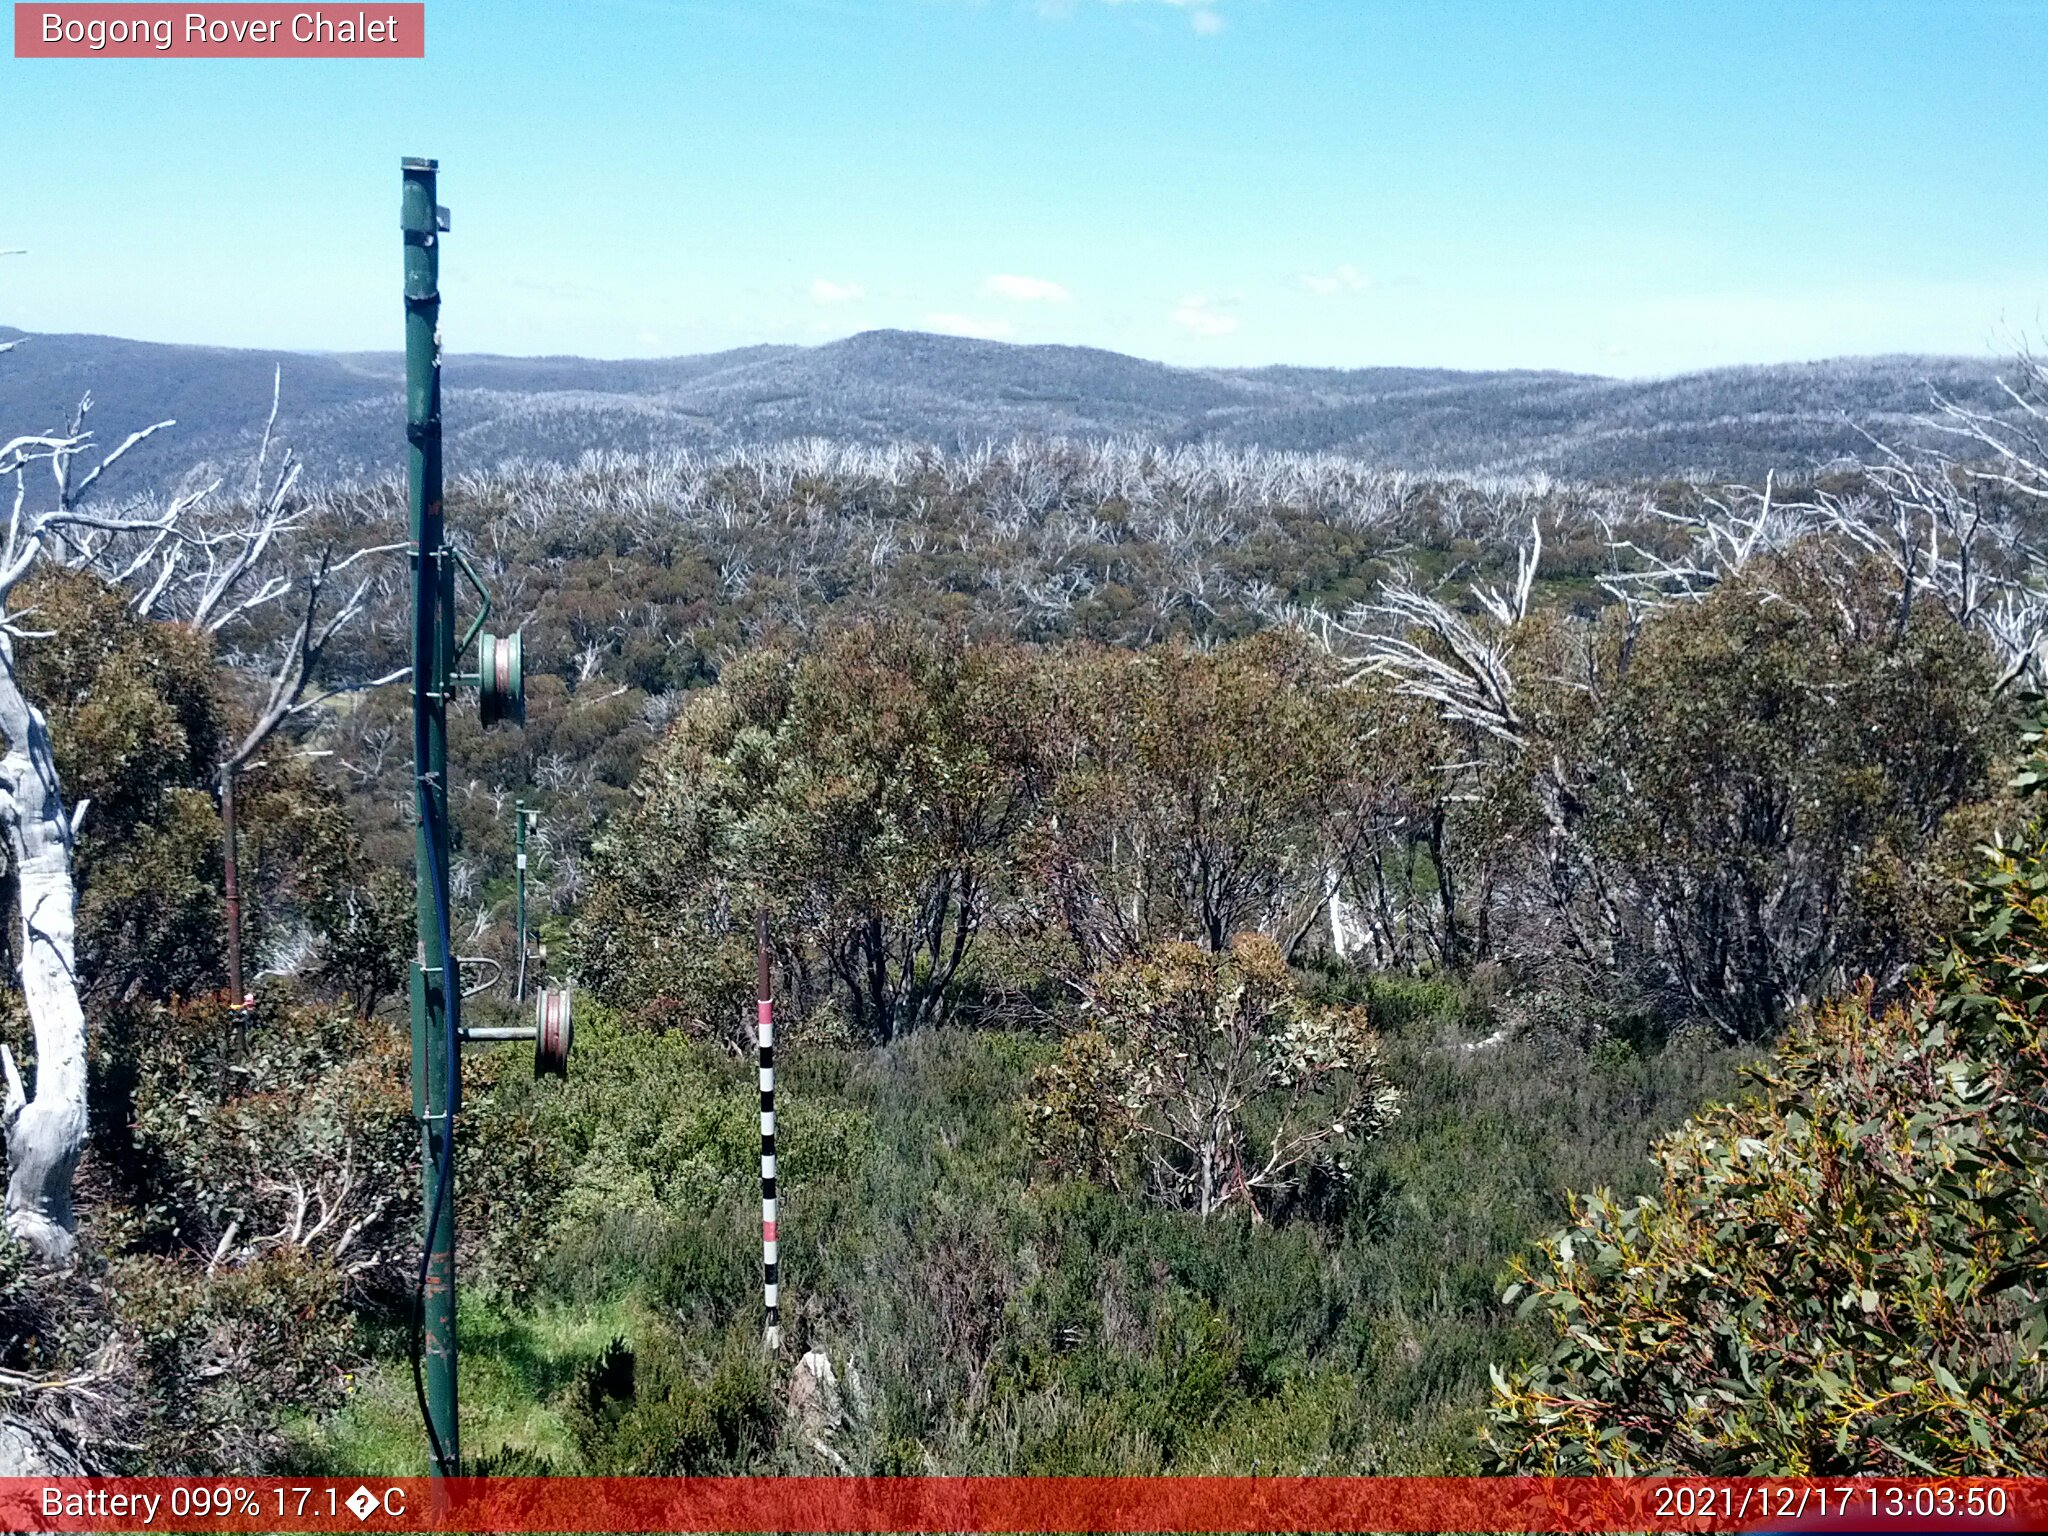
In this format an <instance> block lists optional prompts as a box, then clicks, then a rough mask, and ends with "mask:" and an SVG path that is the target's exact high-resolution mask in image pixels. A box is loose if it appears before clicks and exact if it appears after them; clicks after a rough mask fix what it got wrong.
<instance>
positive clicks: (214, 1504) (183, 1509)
mask: <svg viewBox="0 0 2048 1536" xmlns="http://www.w3.org/2000/svg"><path fill="white" fill-rule="evenodd" d="M2042 1529H2048V1479H2042V1478H2030V1479H1991V1478H1907V1479H1869V1478H1684V1479H1660V1478H1640V1479H1637V1478H1526V1477H1502V1478H1404V1477H1386V1478H1355V1477H1263V1478H1251V1477H1159V1478H1087V1477H1077V1478H1058V1477H892V1478H837V1477H833V1478H822V1477H821V1478H812V1477H727V1478H722V1477H711V1478H554V1477H539V1478H453V1479H450V1480H448V1481H447V1482H444V1483H432V1482H429V1481H427V1480H425V1479H408V1478H362V1479H354V1478H349V1479H335V1478H237V1477H223V1478H211V1479H199V1478H51V1479H47V1480H38V1479H34V1478H9V1479H0V1530H7V1531H103V1532H114V1531H121V1532H126V1531H362V1532H379V1533H382V1532H411V1531H506V1532H515V1531H517V1532H524V1531H719V1532H725V1531H819V1532H884V1531H902V1532H927V1531H929V1532H951V1531H960V1532H997V1531H1019V1532H1025V1531H1031V1532H1036V1531H1059V1532H1080V1531H1102V1532H1140V1531H1162V1532H1163V1531H1219V1532H1223V1531H1244V1532H1253V1531H1260V1532H1264V1531H1345V1532H1349V1531H1501V1532H1535V1531H1558V1532H1576V1531H1589V1532H1591V1531H1666V1530H1668V1531H1772V1530H1784V1531H1791V1530H1815V1531H1821V1530H1831V1531H1837V1532H1841V1531H1985V1532H1990V1531H2026V1530H2042Z"/></svg>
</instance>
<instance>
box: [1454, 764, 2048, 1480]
mask: <svg viewBox="0 0 2048 1536" xmlns="http://www.w3.org/2000/svg"><path fill="white" fill-rule="evenodd" d="M2027 773H2028V775H2029V776H2037V775H2038V773H2039V768H2038V765H2037V764H2030V765H2029V767H2028V770H2027ZM1974 890H1975V900H1974V906H1973V908H1972V912H1971V916H1970V919H1969V922H1968V924H1967V926H1966V927H1965V928H1964V930H1963V932H1962V933H1961V935H1960V936H1959V937H1958V938H1957V939H1956V940H1955V941H1954V944H1953V945H1952V947H1951V950H1950V952H1949V954H1948V956H1947V958H1946V959H1945V960H1944V961H1943V963H1942V964H1941V965H1940V966H1939V967H1938V968H1937V969H1936V970H1935V971H1934V972H1933V974H1931V975H1930V976H1929V978H1928V980H1927V983H1926V985H1925V986H1924V987H1923V988H1922V989H1921V990H1919V991H1918V992H1916V993H1915V995H1914V996H1912V997H1911V998H1910V999H1909V1000H1907V1001H1905V1002H1901V1003H1894V1004H1890V1005H1882V1006H1881V1005H1879V1004H1878V1003H1876V1002H1875V1001H1874V1000H1873V997H1872V995H1871V989H1870V987H1869V986H1868V984H1866V985H1865V986H1864V987H1863V988H1862V989H1861V990H1860V991H1858V992H1855V993H1853V994H1851V995H1850V996H1848V997H1847V998H1844V999H1842V1000H1841V1001H1839V1002H1836V1003H1833V1004H1830V1005H1828V1006H1826V1007H1824V1008H1822V1009H1820V1010H1819V1011H1818V1012H1817V1013H1816V1015H1815V1016H1814V1017H1813V1018H1812V1019H1811V1020H1810V1021H1809V1022H1806V1023H1803V1024H1801V1025H1800V1026H1798V1027H1797V1028H1796V1029H1795V1030H1794V1031H1793V1033H1792V1034H1791V1035H1790V1036H1788V1038H1787V1039H1786V1040H1785V1042H1784V1043H1783V1045H1782V1046H1781V1047H1780V1048H1779V1050H1778V1051H1777V1053H1776V1055H1775V1058H1774V1061H1773V1063H1772V1065H1771V1066H1770V1067H1769V1068H1768V1069H1767V1070H1764V1071H1762V1072H1760V1073H1759V1074H1758V1075H1757V1079H1756V1082H1757V1096H1756V1097H1754V1098H1752V1099H1751V1100H1749V1101H1747V1102H1745V1103H1743V1104H1741V1105H1739V1106H1736V1107H1732V1108H1720V1109H1715V1110H1711V1111H1709V1112H1707V1113H1705V1114H1703V1115H1701V1116H1700V1117H1699V1118H1698V1119H1697V1120H1695V1121H1694V1122H1693V1123H1692V1124H1691V1125H1689V1126H1688V1127H1687V1128H1686V1129H1685V1130H1683V1131H1682V1132H1680V1133H1678V1134H1677V1135H1675V1136H1673V1137H1671V1138H1670V1139H1669V1140H1667V1141H1665V1142H1663V1143H1662V1144H1660V1145H1659V1147H1658V1148H1657V1152H1656V1160H1657V1165H1658V1167H1659V1169H1660V1172H1661V1177H1662V1184H1663V1187H1662V1189H1661V1191H1660V1192H1659V1194H1658V1195H1657V1197H1656V1198H1654V1199H1646V1200H1641V1201H1638V1202H1636V1203H1633V1204H1630V1203H1625V1202H1623V1201H1621V1200H1618V1199H1617V1198H1615V1197H1614V1196H1613V1195H1611V1194H1608V1193H1605V1192H1603V1193H1599V1194H1596V1195H1595V1196H1593V1197H1592V1198H1591V1199H1589V1200H1586V1201H1584V1202H1581V1203H1580V1204H1578V1205H1577V1206H1576V1207H1575V1209H1574V1213H1573V1221H1572V1223H1571V1225H1570V1226H1569V1227H1568V1228H1567V1229H1566V1230H1565V1231H1563V1232H1561V1233H1559V1234H1558V1235H1557V1236H1555V1237H1553V1238H1552V1239H1550V1240H1549V1241H1548V1242H1546V1243H1545V1244H1544V1246H1543V1248H1542V1250H1541V1252H1540V1254H1539V1256H1538V1257H1537V1258H1536V1259H1535V1260H1534V1261H1533V1262H1530V1263H1527V1264H1525V1265H1523V1266H1522V1267H1521V1272H1520V1276H1519V1278H1518V1281H1517V1283H1516V1285H1515V1286H1514V1287H1513V1288H1512V1289H1511V1290H1510V1292H1509V1299H1510V1300H1511V1301H1515V1302H1517V1303H1518V1305H1519V1308H1520V1310H1521V1312H1522V1313H1523V1315H1524V1316H1527V1317H1530V1318H1532V1319H1535V1320H1539V1321H1541V1323H1542V1324H1543V1325H1544V1326H1545V1327H1546V1328H1547V1329H1548V1330H1550V1332H1551V1333H1552V1335H1553V1338H1554V1346H1553V1348H1552V1349H1551V1351H1550V1353H1549V1354H1548V1355H1547V1356H1546V1357H1545V1358H1544V1360H1543V1361H1542V1362H1540V1363H1539V1364H1538V1365H1536V1366H1534V1367H1532V1368H1530V1369H1529V1370H1527V1371H1520V1372H1514V1373H1512V1374H1504V1375H1501V1376H1499V1377H1498V1378H1497V1380H1496V1389H1497V1393H1498V1401H1497V1402H1496V1405H1495V1408H1494V1410H1493V1415H1492V1427H1491V1431H1490V1435H1491V1443H1492V1446H1493V1449H1494V1454H1495V1455H1496V1457H1497V1458H1498V1459H1499V1461H1500V1462H1501V1463H1502V1464H1503V1465H1505V1466H1508V1467H1510V1468H1515V1469H1520V1470H1534V1471H1545V1472H1552V1471H1556V1472H1568V1473H1578V1472H1589V1471H1591V1472H1647V1471H1665V1470H1674V1469H1687V1470H1701V1471H1713V1472H1738V1471H1739V1472H1753V1473H1778V1472H1786V1473H1811V1474H1817V1475H1835V1474H1845V1473H1857V1472H1867V1473H1885V1472H1894V1473H1903V1472H1934V1473H1959V1472H1980V1473H2007V1474H2012V1473H2019V1472H2027V1471H2034V1470H2037V1469H2038V1468H2039V1467H2040V1466H2041V1465H2042V1464H2043V1462H2044V1459H2048V1357H2044V1353H2043V1350H2044V1345H2048V1034H2044V1032H2043V1017H2042V1011H2041V1006H2040V1005H2041V1003H2042V1001H2043V999H2044V998H2048V991H2044V988H2043V984H2042V982H2041V979H2040V978H2041V975H2042V972H2043V969H2044V966H2043V959H2044V956H2048V836H2044V834H2043V832H2042V831H2041V830H2040V829H2039V828H2038V827H2037V828H2036V829H2035V830H2034V831H2032V832H2031V833H2030V834H2029V835H2028V837H2027V838H2026V839H2025V841H2024V842H2023V843H2021V844H2020V845H2018V846H2017V847H2015V848H2011V849H2008V848H2004V847H1998V848H1994V849H1993V850H1992V851H1991V865H1990V868H1989V870H1988V871H1987V872H1986V873H1985V874H1984V875H1983V876H1982V877H1981V878H1980V879H1979V880H1978V881H1977V883H1976V885H1975V887H1974Z"/></svg>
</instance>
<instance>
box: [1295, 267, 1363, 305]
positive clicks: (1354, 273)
mask: <svg viewBox="0 0 2048 1536" xmlns="http://www.w3.org/2000/svg"><path fill="white" fill-rule="evenodd" d="M1301 286H1302V287H1304V288H1306V289H1307V290H1308V291H1309V292H1310V293H1318V294H1321V295H1322V296H1323V297H1324V298H1326V299H1327V298H1334V297H1335V296H1336V295H1338V294H1340V293H1363V292H1365V290H1366V289H1368V288H1370V287H1371V286H1372V276H1371V274H1370V273H1366V272H1361V271H1359V270H1358V268H1356V267H1354V266H1353V265H1351V263H1350V262H1348V261H1347V262H1345V263H1344V264H1343V265H1342V266H1340V267H1338V268H1337V270H1336V271H1334V272H1307V273H1304V274H1302V279H1301Z"/></svg>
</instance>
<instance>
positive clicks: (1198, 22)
mask: <svg viewBox="0 0 2048 1536" xmlns="http://www.w3.org/2000/svg"><path fill="white" fill-rule="evenodd" d="M1075 3H1076V0H1038V14H1039V15H1041V16H1045V17H1050V18H1052V19H1054V20H1064V19H1066V18H1067V17H1069V16H1071V15H1073V14H1074V6H1075ZM1104 3H1105V4H1108V5H1135V4H1142V3H1145V0H1104ZM1156 3H1159V4H1163V5H1170V6H1172V7H1173V8H1174V9H1175V10H1179V11H1185V12H1186V13H1187V17H1188V25H1189V26H1191V27H1193V28H1194V29H1195V33H1196V35H1197V36H1199V37H1214V36H1215V35H1216V34H1217V33H1219V32H1221V31H1222V30H1223V28H1224V26H1225V25H1226V23H1225V22H1224V20H1223V13H1222V11H1220V10H1218V9H1217V5H1218V0H1156Z"/></svg>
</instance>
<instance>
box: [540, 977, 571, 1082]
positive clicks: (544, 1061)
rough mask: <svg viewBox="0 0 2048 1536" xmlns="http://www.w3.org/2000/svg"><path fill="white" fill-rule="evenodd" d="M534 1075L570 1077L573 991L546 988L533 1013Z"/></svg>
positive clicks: (560, 988)
mask: <svg viewBox="0 0 2048 1536" xmlns="http://www.w3.org/2000/svg"><path fill="white" fill-rule="evenodd" d="M533 1023H534V1030H533V1075H534V1076H535V1077H567V1076H568V1075H569V1042H570V1041H571V1040H572V1039H573V1038H574V1037H575V1033H576V1030H575V1025H574V1024H573V1023H572V1021H571V1019H570V1016H569V989H568V988H567V987H545V988H543V989H542V990H541V994H540V1000H539V1002H538V1003H537V1004H535V1006H534V1010H533Z"/></svg>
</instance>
